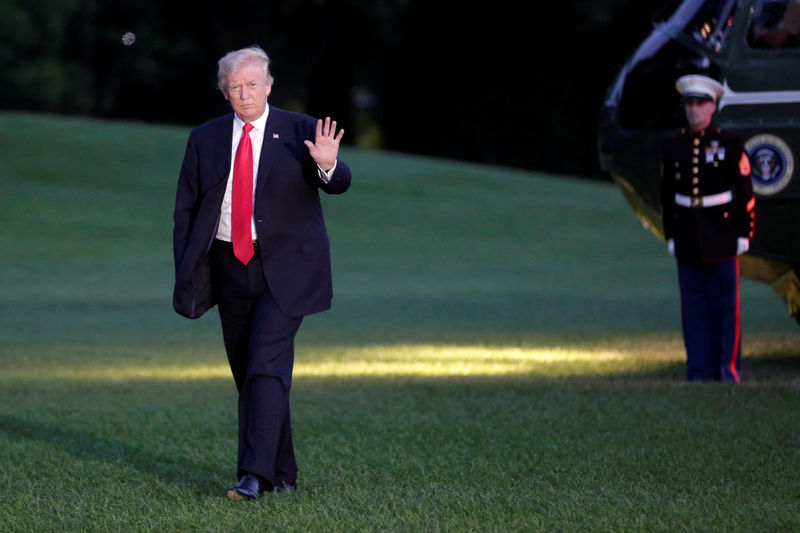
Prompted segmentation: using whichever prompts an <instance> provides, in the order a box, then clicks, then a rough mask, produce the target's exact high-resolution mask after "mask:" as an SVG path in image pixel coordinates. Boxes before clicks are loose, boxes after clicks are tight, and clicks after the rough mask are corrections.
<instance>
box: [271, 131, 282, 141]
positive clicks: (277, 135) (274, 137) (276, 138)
mask: <svg viewBox="0 0 800 533" xmlns="http://www.w3.org/2000/svg"><path fill="white" fill-rule="evenodd" d="M280 138H281V136H280V134H278V133H273V134H272V140H273V141H277V140H278V139H280Z"/></svg>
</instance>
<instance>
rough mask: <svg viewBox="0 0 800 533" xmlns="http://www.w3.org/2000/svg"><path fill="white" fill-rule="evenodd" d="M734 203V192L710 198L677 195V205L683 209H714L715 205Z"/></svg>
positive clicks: (714, 195)
mask: <svg viewBox="0 0 800 533" xmlns="http://www.w3.org/2000/svg"><path fill="white" fill-rule="evenodd" d="M732 201H733V192H732V191H725V192H721V193H719V194H709V195H708V196H686V195H685V194H678V193H675V203H676V204H677V205H680V206H682V207H714V206H715V205H723V204H728V203H730V202H732Z"/></svg>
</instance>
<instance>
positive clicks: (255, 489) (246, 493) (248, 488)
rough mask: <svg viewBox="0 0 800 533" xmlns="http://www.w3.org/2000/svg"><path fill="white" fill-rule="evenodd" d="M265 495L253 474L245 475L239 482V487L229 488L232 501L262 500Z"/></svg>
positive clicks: (228, 494) (229, 496)
mask: <svg viewBox="0 0 800 533" xmlns="http://www.w3.org/2000/svg"><path fill="white" fill-rule="evenodd" d="M263 493H264V491H263V490H262V489H261V483H259V481H258V478H257V477H256V476H254V475H251V474H245V475H243V476H242V479H240V480H239V484H238V485H234V486H233V487H228V492H227V496H228V498H230V499H232V500H255V499H256V498H260V497H261V495H262V494H263Z"/></svg>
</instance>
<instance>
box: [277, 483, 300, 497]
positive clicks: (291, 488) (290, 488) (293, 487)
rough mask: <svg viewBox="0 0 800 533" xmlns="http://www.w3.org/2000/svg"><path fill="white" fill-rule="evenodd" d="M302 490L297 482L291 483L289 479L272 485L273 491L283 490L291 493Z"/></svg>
mask: <svg viewBox="0 0 800 533" xmlns="http://www.w3.org/2000/svg"><path fill="white" fill-rule="evenodd" d="M298 490H300V489H299V488H297V483H289V482H288V481H279V482H278V483H277V484H275V485H273V486H272V492H275V493H279V492H283V493H286V494H291V493H293V492H297V491H298Z"/></svg>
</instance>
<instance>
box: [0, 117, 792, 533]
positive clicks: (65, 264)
mask: <svg viewBox="0 0 800 533" xmlns="http://www.w3.org/2000/svg"><path fill="white" fill-rule="evenodd" d="M187 134H188V129H187V128H178V127H168V126H153V125H138V124H123V123H116V122H98V121H89V120H82V119H72V118H61V117H49V116H43V115H26V114H12V113H3V114H0V162H2V164H0V186H2V189H3V194H2V196H0V228H1V229H0V250H1V251H0V254H2V255H0V257H2V260H1V261H0V365H2V371H0V491H2V496H0V530H1V531H59V532H63V531H238V530H257V531H271V530H289V531H324V532H328V531H343V532H350V531H798V530H800V484H798V482H797V479H798V471H800V451H798V450H800V446H799V441H800V421H799V420H800V418H799V417H798V416H797V412H796V411H797V410H798V408H799V406H800V347H799V345H798V341H799V340H800V329H798V326H797V325H796V324H795V323H794V321H793V320H791V319H790V318H789V317H788V314H787V312H786V310H785V309H784V307H783V304H782V303H781V301H780V300H779V298H778V297H777V296H776V295H775V294H774V293H773V292H772V290H771V289H770V288H769V287H767V286H765V285H762V284H758V283H755V282H750V281H746V280H745V281H743V286H742V322H743V330H744V336H743V346H744V350H743V351H744V359H743V379H742V383H741V385H739V386H729V385H725V384H707V385H689V384H687V383H685V382H684V380H683V371H684V366H683V363H684V357H685V356H684V352H683V346H682V341H681V331H680V316H679V302H678V290H677V279H676V273H675V265H674V263H673V261H672V259H671V258H670V257H669V255H668V254H667V253H666V250H665V246H664V244H663V243H661V242H659V241H658V240H657V239H656V238H654V237H653V236H652V235H651V234H649V233H648V232H647V231H645V230H644V229H642V228H641V226H640V225H639V224H638V223H637V221H636V220H635V217H634V216H633V214H632V212H631V211H630V209H628V207H627V205H626V204H625V202H624V200H623V199H622V196H621V194H620V193H619V191H618V190H617V189H616V188H615V187H614V186H612V185H611V184H608V183H598V182H591V181H583V180H578V179H571V178H564V177H558V176H548V175H542V174H538V173H531V172H522V171H518V170H512V169H504V168H497V167H486V166H479V165H468V164H463V163H455V162H448V161H441V160H435V159H426V158H419V157H409V156H404V155H398V154H387V153H378V152H363V151H355V150H345V152H344V154H343V158H344V159H345V160H346V161H347V162H348V163H349V164H350V166H351V168H352V170H353V175H354V180H353V186H352V188H351V190H350V191H349V192H348V193H347V194H345V195H343V196H338V197H325V198H324V199H323V202H324V204H325V209H326V219H327V222H328V229H329V232H330V234H331V240H332V243H333V260H334V293H335V298H334V307H333V309H332V311H330V312H327V313H324V314H320V315H315V316H312V317H308V318H307V319H306V321H305V323H304V325H303V327H302V328H301V330H300V333H299V335H298V338H297V357H296V358H297V362H296V366H295V376H296V377H295V381H294V387H293V395H292V410H293V423H294V431H295V443H296V451H297V455H298V462H299V464H300V477H299V480H298V483H299V484H300V487H301V492H300V493H298V494H296V495H293V496H289V497H283V496H282V497H273V496H272V495H268V497H265V498H262V499H261V500H259V501H256V502H235V501H228V500H226V499H225V498H224V497H223V492H224V491H223V489H224V487H225V486H226V485H227V484H230V483H231V482H233V481H235V480H234V475H235V461H236V432H237V428H236V394H235V387H234V385H233V380H232V378H231V377H230V373H229V370H228V368H227V366H226V359H225V355H224V352H223V348H222V341H221V334H220V328H219V323H218V318H217V316H216V312H215V311H212V312H210V313H208V315H207V316H205V317H203V318H201V319H200V320H197V321H188V320H186V319H183V318H181V317H179V316H178V315H176V314H175V313H174V312H173V311H172V308H171V291H172V251H171V231H172V220H171V216H172V202H173V200H174V193H175V181H176V178H177V172H178V168H179V166H180V162H181V158H182V156H183V150H184V147H185V142H186V138H187ZM245 528H248V529H245Z"/></svg>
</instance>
